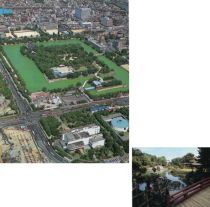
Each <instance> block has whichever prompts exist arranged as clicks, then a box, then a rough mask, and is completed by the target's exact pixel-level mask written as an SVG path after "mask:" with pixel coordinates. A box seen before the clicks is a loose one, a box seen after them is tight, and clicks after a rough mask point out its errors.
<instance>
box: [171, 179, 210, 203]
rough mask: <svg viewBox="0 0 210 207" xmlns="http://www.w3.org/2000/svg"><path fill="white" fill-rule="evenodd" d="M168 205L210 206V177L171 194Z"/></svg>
mask: <svg viewBox="0 0 210 207" xmlns="http://www.w3.org/2000/svg"><path fill="white" fill-rule="evenodd" d="M167 206H168V207H171V206H177V207H188V206H189V207H210V177H209V178H206V179H203V180H201V181H199V182H197V183H194V184H192V185H190V186H188V187H186V188H184V189H182V190H181V191H179V192H177V193H175V194H173V195H172V196H170V198H169V201H168V205H167Z"/></svg>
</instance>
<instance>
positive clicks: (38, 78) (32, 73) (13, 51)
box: [3, 39, 129, 95]
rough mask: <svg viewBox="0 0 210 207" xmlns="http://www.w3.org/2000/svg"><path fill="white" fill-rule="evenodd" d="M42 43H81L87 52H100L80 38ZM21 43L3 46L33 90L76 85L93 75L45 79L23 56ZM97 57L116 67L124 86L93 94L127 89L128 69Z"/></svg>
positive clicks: (32, 63) (48, 44)
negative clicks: (55, 79) (57, 79)
mask: <svg viewBox="0 0 210 207" xmlns="http://www.w3.org/2000/svg"><path fill="white" fill-rule="evenodd" d="M37 44H42V45H44V46H50V45H64V44H80V45H81V46H82V47H83V48H84V49H85V50H86V51H87V52H93V53H94V54H98V53H97V52H96V50H94V49H93V48H91V47H90V46H88V45H86V44H85V43H83V42H82V41H80V40H78V39H71V40H60V41H50V42H45V43H37ZM20 47H21V44H17V45H7V46H3V49H4V51H5V53H6V54H7V57H8V58H9V60H10V62H11V63H12V65H13V66H14V68H15V70H16V71H17V73H18V74H19V75H20V76H21V77H22V78H23V80H24V82H25V84H26V87H27V89H28V90H29V91H30V92H31V93H32V92H37V91H41V90H42V89H43V87H46V88H47V89H49V90H52V89H57V88H61V89H62V88H66V87H68V86H70V85H76V83H78V82H81V83H82V84H83V83H84V82H85V81H86V80H88V79H90V77H91V76H87V77H82V76H81V77H78V78H75V79H66V80H59V81H55V82H51V83H49V82H48V80H47V79H45V77H44V75H43V73H42V72H41V71H40V70H39V69H38V68H37V66H36V64H35V63H34V62H33V61H32V60H30V59H29V58H28V57H25V56H23V55H22V54H21V53H20ZM97 58H98V59H99V60H100V61H102V62H104V63H105V64H107V65H108V66H109V67H110V68H112V69H114V76H115V77H116V78H117V79H119V80H122V82H123V87H121V89H120V88H113V89H109V90H105V91H91V93H93V94H99V95H100V94H105V93H109V92H115V91H127V90H128V84H129V77H128V76H129V75H128V71H126V70H125V69H123V68H121V67H119V66H117V65H116V64H115V63H113V62H112V61H111V60H109V59H107V58H106V57H104V56H102V55H100V54H99V55H98V56H97Z"/></svg>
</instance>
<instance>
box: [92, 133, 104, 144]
mask: <svg viewBox="0 0 210 207" xmlns="http://www.w3.org/2000/svg"><path fill="white" fill-rule="evenodd" d="M102 140H105V139H104V138H103V134H101V133H100V134H97V135H96V136H95V137H93V138H91V139H90V143H96V142H99V141H102Z"/></svg>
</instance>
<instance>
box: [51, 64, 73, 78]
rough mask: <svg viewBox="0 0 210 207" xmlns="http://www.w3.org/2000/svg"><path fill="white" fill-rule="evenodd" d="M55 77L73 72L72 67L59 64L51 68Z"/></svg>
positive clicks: (61, 76)
mask: <svg viewBox="0 0 210 207" xmlns="http://www.w3.org/2000/svg"><path fill="white" fill-rule="evenodd" d="M51 70H52V71H53V74H54V76H55V77H56V78H63V77H66V76H67V75H68V74H70V73H73V72H74V69H73V68H72V67H71V66H65V65H61V66H59V67H54V68H51Z"/></svg>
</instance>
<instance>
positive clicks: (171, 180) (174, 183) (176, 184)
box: [139, 172, 187, 194]
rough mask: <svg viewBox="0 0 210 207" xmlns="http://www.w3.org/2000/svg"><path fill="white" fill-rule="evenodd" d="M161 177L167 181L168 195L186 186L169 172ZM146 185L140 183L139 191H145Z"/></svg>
mask: <svg viewBox="0 0 210 207" xmlns="http://www.w3.org/2000/svg"><path fill="white" fill-rule="evenodd" d="M163 177H165V178H166V179H167V180H168V189H169V192H170V194H173V193H176V192H177V191H179V190H181V189H182V188H184V187H186V186H187V185H186V183H185V182H183V180H182V179H181V178H180V177H179V176H175V175H172V174H171V173H169V172H165V173H164V175H163ZM146 185H147V184H146V182H144V183H140V184H139V190H141V191H145V188H146ZM151 187H152V184H151Z"/></svg>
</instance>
